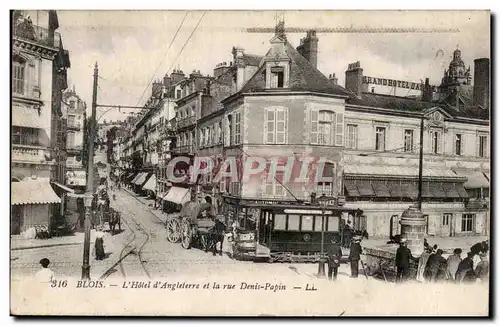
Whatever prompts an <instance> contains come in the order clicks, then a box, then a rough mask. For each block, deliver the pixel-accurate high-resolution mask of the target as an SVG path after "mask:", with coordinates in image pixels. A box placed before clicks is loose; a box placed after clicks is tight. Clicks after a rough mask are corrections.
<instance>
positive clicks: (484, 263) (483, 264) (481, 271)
mask: <svg viewBox="0 0 500 326" xmlns="http://www.w3.org/2000/svg"><path fill="white" fill-rule="evenodd" d="M479 257H480V258H481V261H480V262H479V263H478V264H477V266H476V269H475V270H474V274H476V277H477V278H478V279H479V280H480V281H481V282H482V283H486V282H488V279H489V270H490V264H489V262H488V255H487V254H486V253H481V254H480V255H479Z"/></svg>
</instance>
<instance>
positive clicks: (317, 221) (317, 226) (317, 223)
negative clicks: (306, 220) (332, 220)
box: [314, 215, 326, 231]
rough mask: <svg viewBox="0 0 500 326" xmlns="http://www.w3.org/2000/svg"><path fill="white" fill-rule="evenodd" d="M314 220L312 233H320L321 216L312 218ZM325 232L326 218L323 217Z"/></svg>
mask: <svg viewBox="0 0 500 326" xmlns="http://www.w3.org/2000/svg"><path fill="white" fill-rule="evenodd" d="M314 219H315V222H314V231H321V228H322V227H321V223H322V220H323V216H321V215H316V216H315V217H314ZM325 231H326V216H325Z"/></svg>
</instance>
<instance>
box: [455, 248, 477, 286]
mask: <svg viewBox="0 0 500 326" xmlns="http://www.w3.org/2000/svg"><path fill="white" fill-rule="evenodd" d="M473 257H474V254H473V253H472V252H468V253H467V257H465V258H464V259H463V260H462V261H461V262H460V264H458V268H457V273H456V274H455V279H456V281H457V283H471V282H474V281H475V279H476V275H475V274H474V262H473V260H472V258H473Z"/></svg>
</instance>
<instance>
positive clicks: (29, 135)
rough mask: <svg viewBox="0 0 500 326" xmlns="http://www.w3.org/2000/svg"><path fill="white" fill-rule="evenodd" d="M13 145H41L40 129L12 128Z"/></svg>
mask: <svg viewBox="0 0 500 326" xmlns="http://www.w3.org/2000/svg"><path fill="white" fill-rule="evenodd" d="M12 143H13V144H19V145H35V146H36V145H39V142H38V129H34V128H24V127H17V126H12Z"/></svg>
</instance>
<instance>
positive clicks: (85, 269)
mask: <svg viewBox="0 0 500 326" xmlns="http://www.w3.org/2000/svg"><path fill="white" fill-rule="evenodd" d="M98 73H99V70H98V68H97V62H96V64H95V66H94V87H93V92H92V116H91V118H90V133H89V134H88V139H87V146H88V151H87V153H88V155H87V158H88V164H87V168H88V174H87V189H86V192H85V198H84V201H85V237H84V242H83V265H82V279H83V280H89V279H90V224H91V223H90V219H91V218H92V207H91V206H92V199H93V195H92V194H93V192H94V189H93V188H94V138H95V134H96V109H97V77H98Z"/></svg>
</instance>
